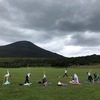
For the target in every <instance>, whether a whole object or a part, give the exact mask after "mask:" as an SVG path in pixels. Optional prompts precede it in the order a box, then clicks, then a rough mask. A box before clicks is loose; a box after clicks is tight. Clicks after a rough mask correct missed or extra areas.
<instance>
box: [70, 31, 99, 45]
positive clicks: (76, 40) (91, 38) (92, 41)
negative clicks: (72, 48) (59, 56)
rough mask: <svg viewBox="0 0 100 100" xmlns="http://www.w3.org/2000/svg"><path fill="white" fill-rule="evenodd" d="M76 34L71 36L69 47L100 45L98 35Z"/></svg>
mask: <svg viewBox="0 0 100 100" xmlns="http://www.w3.org/2000/svg"><path fill="white" fill-rule="evenodd" d="M91 34H92V33H89V34H88V33H84V34H83V33H76V34H74V35H73V36H72V40H73V41H72V43H71V45H76V46H83V47H96V46H98V45H99V44H100V41H99V37H100V34H97V33H94V34H93V35H91Z"/></svg>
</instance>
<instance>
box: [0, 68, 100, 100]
mask: <svg viewBox="0 0 100 100" xmlns="http://www.w3.org/2000/svg"><path fill="white" fill-rule="evenodd" d="M8 70H9V71H10V73H11V78H9V81H10V82H11V84H10V85H2V81H3V76H4V74H5V73H6V71H7V69H3V68H0V84H1V85H0V100H99V99H100V83H97V84H86V83H85V82H84V81H85V80H86V79H87V75H86V72H87V71H89V70H90V68H68V74H69V75H70V76H72V75H73V73H74V72H75V73H77V75H78V76H79V80H80V82H81V83H82V84H81V85H72V84H69V81H70V80H71V79H70V78H63V77H62V76H63V74H64V70H65V69H64V68H45V67H44V68H30V69H28V68H11V69H8ZM29 70H30V72H31V75H32V76H31V78H30V82H32V83H33V84H32V85H30V86H20V85H19V84H22V83H24V80H25V75H26V74H27V72H28V71H29ZM44 71H45V73H46V76H47V80H48V82H49V83H51V85H50V86H47V87H44V86H42V85H41V84H38V81H41V79H42V76H43V73H44ZM94 72H98V73H99V74H100V69H99V68H92V72H91V73H92V74H93V73H94ZM57 76H61V78H58V77H57ZM58 81H61V82H63V83H67V84H68V86H66V87H60V86H57V82H58Z"/></svg>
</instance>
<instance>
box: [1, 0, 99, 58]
mask: <svg viewBox="0 0 100 100" xmlns="http://www.w3.org/2000/svg"><path fill="white" fill-rule="evenodd" d="M23 40H27V41H30V42H32V43H34V44H36V45H38V46H39V47H42V48H44V49H46V50H49V51H52V52H56V53H58V54H60V55H63V56H65V57H77V56H86V55H91V54H100V0H0V46H2V45H7V44H10V43H13V42H16V41H23Z"/></svg>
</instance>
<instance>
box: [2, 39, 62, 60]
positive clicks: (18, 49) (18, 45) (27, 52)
mask: <svg viewBox="0 0 100 100" xmlns="http://www.w3.org/2000/svg"><path fill="white" fill-rule="evenodd" d="M0 57H35V58H38V57H39V58H60V57H63V56H61V55H59V54H57V53H53V52H50V51H47V50H44V49H42V48H40V47H38V46H36V45H35V44H33V43H32V42H29V41H18V42H14V43H12V44H9V45H5V46H0Z"/></svg>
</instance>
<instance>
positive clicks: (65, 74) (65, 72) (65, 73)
mask: <svg viewBox="0 0 100 100" xmlns="http://www.w3.org/2000/svg"><path fill="white" fill-rule="evenodd" d="M65 76H66V77H68V74H67V69H65V71H64V75H63V77H65Z"/></svg>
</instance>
